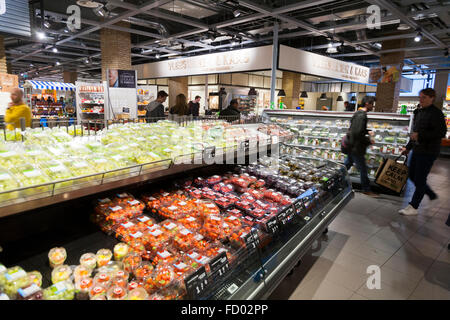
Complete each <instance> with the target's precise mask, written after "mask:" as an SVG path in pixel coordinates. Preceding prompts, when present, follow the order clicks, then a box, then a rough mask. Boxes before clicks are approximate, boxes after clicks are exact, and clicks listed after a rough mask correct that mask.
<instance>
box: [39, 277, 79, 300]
mask: <svg viewBox="0 0 450 320" xmlns="http://www.w3.org/2000/svg"><path fill="white" fill-rule="evenodd" d="M43 292H44V299H45V300H73V299H74V298H75V286H74V285H73V284H72V282H71V281H61V282H58V283H55V284H54V285H52V286H50V287H48V288H47V289H44V291H43Z"/></svg>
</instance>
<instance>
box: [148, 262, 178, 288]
mask: <svg viewBox="0 0 450 320" xmlns="http://www.w3.org/2000/svg"><path fill="white" fill-rule="evenodd" d="M152 279H153V281H154V284H155V286H156V288H158V289H161V288H165V287H167V286H168V285H169V284H170V283H171V282H172V281H173V280H174V279H175V272H174V270H173V267H172V266H171V265H170V264H160V265H158V266H157V267H156V268H155V270H154V272H153V276H152Z"/></svg>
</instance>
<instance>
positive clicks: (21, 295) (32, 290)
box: [17, 283, 44, 300]
mask: <svg viewBox="0 0 450 320" xmlns="http://www.w3.org/2000/svg"><path fill="white" fill-rule="evenodd" d="M17 293H18V294H17V299H18V300H43V299H44V293H43V292H42V289H41V287H40V286H38V285H36V284H34V283H33V284H31V285H29V286H27V287H24V288H20V289H19V290H18V291H17Z"/></svg>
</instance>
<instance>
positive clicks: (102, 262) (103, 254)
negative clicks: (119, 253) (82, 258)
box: [96, 249, 112, 267]
mask: <svg viewBox="0 0 450 320" xmlns="http://www.w3.org/2000/svg"><path fill="white" fill-rule="evenodd" d="M111 258H112V252H111V250H109V249H100V250H98V251H97V254H96V259H97V266H98V267H103V266H106V265H107V264H108V263H109V262H110V261H111Z"/></svg>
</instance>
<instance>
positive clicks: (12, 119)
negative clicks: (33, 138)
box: [5, 88, 31, 130]
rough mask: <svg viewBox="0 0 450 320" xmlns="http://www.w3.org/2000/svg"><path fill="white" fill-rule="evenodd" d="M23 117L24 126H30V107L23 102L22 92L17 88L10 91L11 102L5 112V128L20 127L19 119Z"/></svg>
mask: <svg viewBox="0 0 450 320" xmlns="http://www.w3.org/2000/svg"><path fill="white" fill-rule="evenodd" d="M21 118H24V119H25V126H26V127H31V109H30V107H28V106H27V105H26V104H25V102H23V92H22V90H20V89H19V88H14V89H12V91H11V102H10V103H9V104H8V108H7V109H6V112H5V123H6V129H8V130H14V129H17V128H18V129H20V128H21V127H20V119H21Z"/></svg>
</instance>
